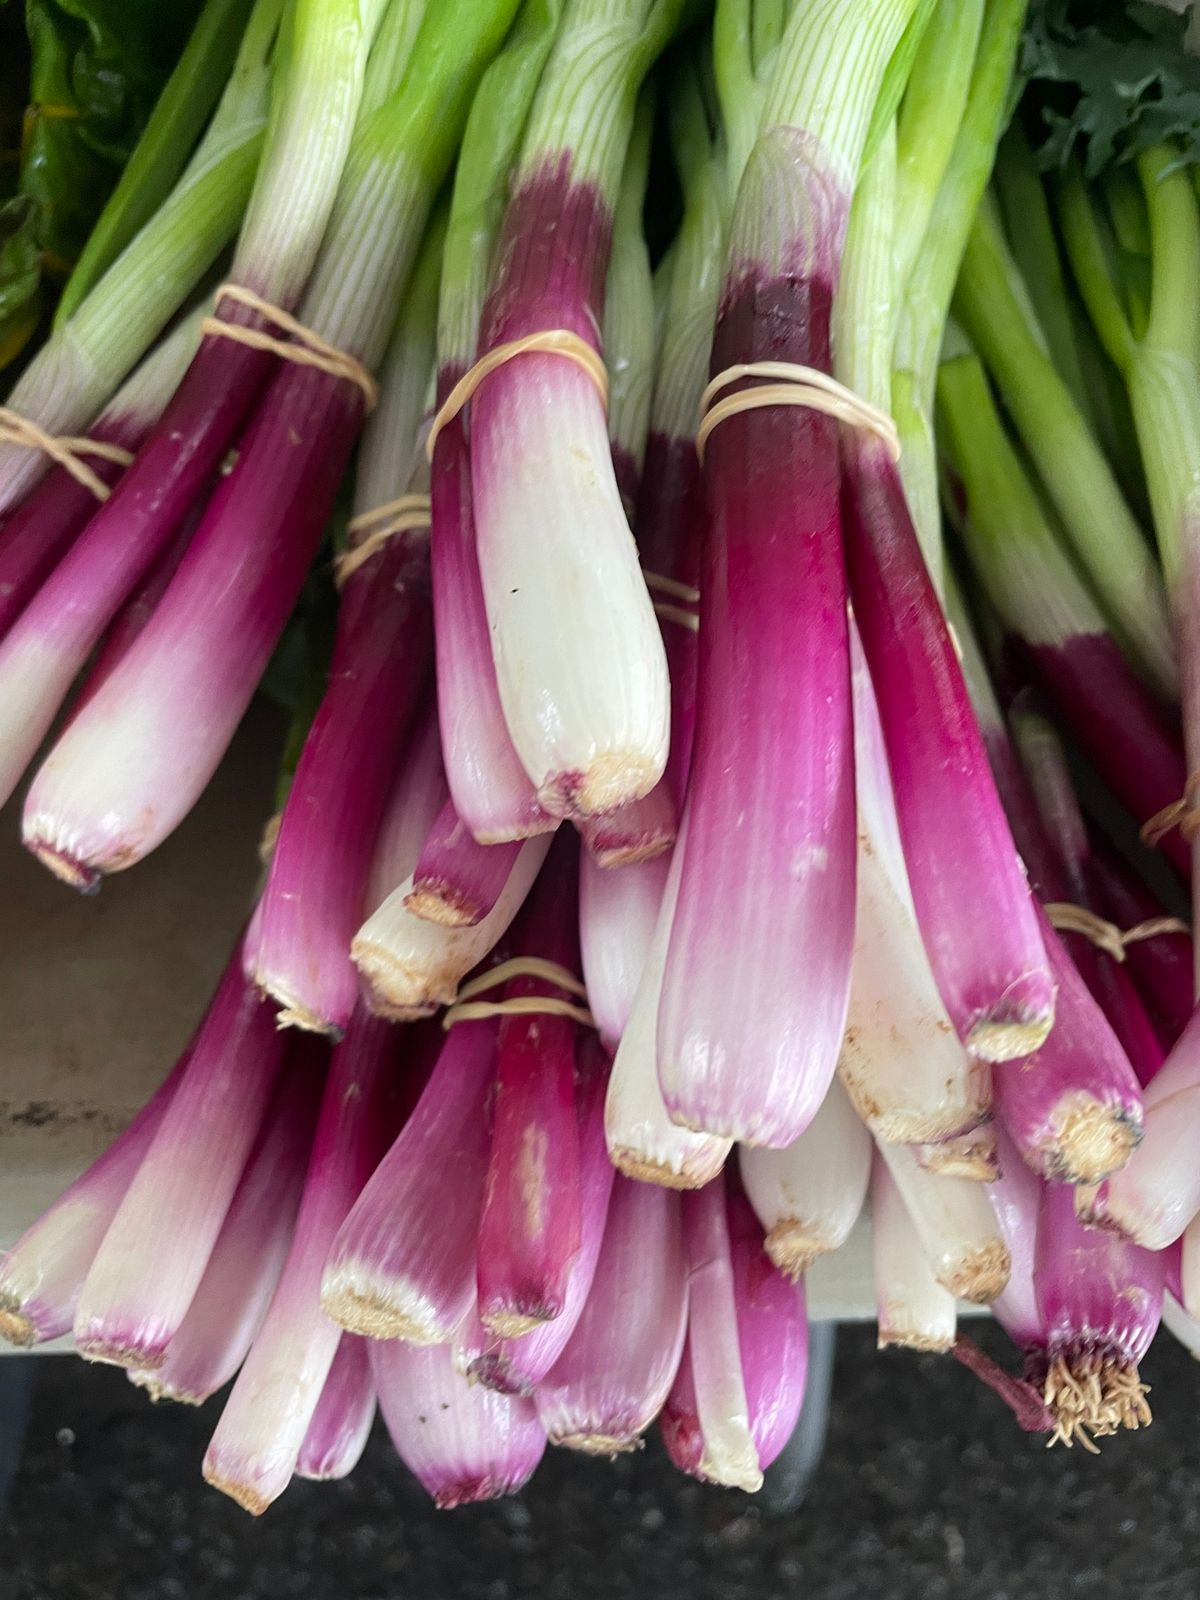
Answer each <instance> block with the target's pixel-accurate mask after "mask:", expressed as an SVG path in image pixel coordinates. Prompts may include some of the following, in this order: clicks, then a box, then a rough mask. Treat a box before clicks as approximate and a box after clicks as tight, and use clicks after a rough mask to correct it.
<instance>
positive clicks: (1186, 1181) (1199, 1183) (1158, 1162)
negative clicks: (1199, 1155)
mask: <svg viewBox="0 0 1200 1600" xmlns="http://www.w3.org/2000/svg"><path fill="white" fill-rule="evenodd" d="M1144 1128H1145V1132H1144V1133H1143V1135H1142V1142H1141V1144H1140V1145H1139V1146H1138V1147H1137V1149H1136V1150H1135V1151H1134V1152H1133V1154H1132V1155H1131V1156H1130V1158H1129V1160H1128V1162H1127V1163H1126V1164H1125V1166H1123V1167H1122V1168H1121V1170H1120V1171H1119V1172H1117V1173H1115V1174H1114V1176H1113V1177H1111V1178H1110V1179H1109V1180H1108V1185H1107V1199H1106V1202H1105V1205H1104V1214H1105V1217H1106V1219H1107V1221H1108V1222H1110V1223H1112V1224H1114V1225H1115V1226H1116V1227H1118V1228H1120V1230H1121V1232H1122V1233H1125V1234H1128V1236H1129V1237H1130V1238H1131V1239H1134V1240H1136V1242H1137V1243H1138V1244H1140V1245H1144V1246H1145V1247H1146V1248H1147V1249H1148V1250H1165V1249H1166V1247H1167V1246H1168V1245H1169V1244H1174V1242H1175V1240H1176V1239H1178V1238H1179V1236H1180V1234H1182V1233H1183V1231H1184V1229H1185V1228H1187V1226H1188V1224H1189V1223H1190V1222H1191V1221H1192V1220H1193V1218H1194V1217H1195V1216H1196V1215H1197V1213H1198V1212H1200V1161H1198V1160H1197V1159H1196V1152H1197V1150H1198V1149H1200V1088H1192V1089H1181V1090H1180V1091H1179V1092H1178V1093H1177V1094H1173V1095H1171V1096H1170V1097H1169V1098H1168V1099H1166V1100H1159V1101H1157V1103H1156V1104H1154V1105H1150V1106H1147V1108H1146V1118H1145V1123H1144Z"/></svg>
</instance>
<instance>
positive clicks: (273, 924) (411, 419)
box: [252, 227, 442, 1036]
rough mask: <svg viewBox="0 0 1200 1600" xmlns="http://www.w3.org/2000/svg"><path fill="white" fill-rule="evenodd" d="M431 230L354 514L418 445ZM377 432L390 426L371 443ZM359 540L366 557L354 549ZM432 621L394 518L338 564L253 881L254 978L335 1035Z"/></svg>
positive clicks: (349, 989)
mask: <svg viewBox="0 0 1200 1600" xmlns="http://www.w3.org/2000/svg"><path fill="white" fill-rule="evenodd" d="M441 237H442V235H441V230H440V229H439V228H437V227H435V228H433V229H432V230H431V233H430V237H429V238H428V239H427V241H426V243H425V245H424V247H423V249H422V252H421V257H420V260H419V261H418V263H417V267H416V270H415V272H414V275H413V282H412V284H411V286H410V288H409V291H408V294H407V296H406V298H405V303H404V306H403V309H402V312H401V315H400V318H399V322H398V325H397V329H396V333H395V336H394V337H393V339H392V343H391V347H390V349H389V351H388V356H387V360H386V363H385V368H384V373H383V378H382V389H381V394H382V395H383V397H384V398H385V401H386V402H387V403H385V404H381V406H380V409H379V411H377V412H376V417H378V418H380V420H379V422H378V423H376V421H375V418H372V423H371V425H370V426H369V427H368V431H367V436H366V438H365V440H364V442H363V450H362V457H361V460H360V464H359V469H358V473H357V478H356V483H355V510H356V513H357V514H360V515H363V516H366V517H368V518H369V517H371V516H372V515H373V514H375V513H377V512H378V511H379V510H380V507H381V506H382V505H383V504H384V503H385V502H386V501H390V500H391V499H392V498H393V495H394V484H395V483H396V481H397V478H399V481H400V482H402V483H403V482H407V481H408V473H409V472H410V471H411V466H412V460H413V458H414V457H415V455H416V436H417V430H418V425H419V422H420V415H421V410H422V406H423V402H424V390H425V381H424V379H425V376H426V375H427V373H428V368H429V364H430V362H431V361H432V318H433V306H434V297H435V294H436V288H437V269H438V265H439V262H440V259H441ZM396 389H399V390H400V393H399V394H398V395H397V394H396V393H394V392H393V391H395V390H396ZM383 429H387V430H389V432H388V433H387V434H386V435H385V436H384V438H383V439H382V440H381V439H380V438H379V437H378V434H379V432H380V431H381V430H383ZM405 441H409V442H410V443H409V448H408V449H407V450H405V449H404V448H403V445H404V443H405ZM393 474H396V476H394V475H393ZM383 527H384V528H386V527H387V523H386V522H385V523H384V524H383ZM363 537H364V540H365V539H368V538H369V534H368V533H365V532H364V535H363ZM360 549H361V550H362V551H363V553H364V554H365V553H366V546H365V545H363V546H360ZM351 559H354V558H353V557H352V558H351ZM432 626H433V618H432V614H431V608H430V599H429V534H428V529H427V528H424V527H417V526H414V527H412V528H404V527H400V528H398V529H397V530H396V531H395V532H393V533H392V535H391V537H389V538H388V539H387V540H386V542H385V543H384V544H382V546H381V547H380V548H378V549H376V550H375V552H374V554H370V555H366V559H365V560H364V561H362V563H361V564H360V565H357V566H355V567H354V568H353V569H347V576H346V577H345V581H344V584H343V587H342V593H341V603H340V605H339V608H338V622H337V634H336V637H335V639H334V647H333V660H332V662H331V663H330V669H329V682H328V685H327V687H326V690H325V694H324V697H323V699H322V701H321V704H320V706H319V707H318V709H317V713H316V716H315V718H314V719H313V723H312V726H311V728H310V729H309V732H308V736H307V738H306V739H305V741H304V748H303V750H302V751H301V753H300V760H299V763H298V765H297V767H296V772H295V776H294V778H293V780H292V784H291V788H290V790H289V792H288V797H287V801H286V802H285V804H284V807H283V814H282V817H281V819H280V825H279V832H278V836H277V838H276V842H275V848H274V851H273V852H272V855H271V865H270V871H269V873H268V875H267V882H266V886H265V888H264V890H263V910H262V920H261V925H260V928H259V936H258V942H257V945H256V948H255V949H254V951H253V952H252V959H253V976H254V979H255V981H256V982H257V983H258V984H259V986H260V987H261V988H262V989H263V990H264V991H265V992H266V993H267V994H268V995H270V996H271V998H272V999H274V1000H275V1001H277V1002H278V1003H279V1004H280V1005H281V1006H282V1007H283V1008H284V1009H283V1012H282V1020H283V1021H284V1022H287V1023H291V1024H292V1025H294V1026H298V1027H302V1028H311V1029H313V1030H315V1031H317V1032H322V1033H332V1034H334V1035H335V1036H338V1035H340V1034H341V1032H342V1031H343V1030H344V1028H345V1026H346V1023H347V1021H348V1020H349V1018H350V1015H351V1013H352V1012H353V1010H354V1004H355V1001H356V999H357V996H358V977H357V974H356V972H355V970H354V966H353V964H352V963H351V960H350V941H351V939H352V938H353V937H354V933H355V930H356V929H357V928H358V926H359V924H360V923H361V921H362V917H363V911H364V903H363V902H364V891H365V887H366V881H367V877H368V874H369V871H370V865H371V858H372V853H373V849H374V846H375V842H376V838H377V835H378V833H379V826H380V821H381V818H382V816H383V813H384V810H385V807H386V805H387V800H388V796H389V791H390V790H391V788H392V786H393V783H394V780H395V776H396V771H397V765H398V763H399V761H400V760H401V758H402V752H403V750H404V746H405V742H406V736H407V734H408V732H409V726H410V724H411V722H412V720H413V715H414V712H415V710H416V708H417V705H418V704H419V701H420V697H421V694H422V691H423V689H424V687H425V684H426V680H427V677H428V668H429V664H430V658H431V653H432Z"/></svg>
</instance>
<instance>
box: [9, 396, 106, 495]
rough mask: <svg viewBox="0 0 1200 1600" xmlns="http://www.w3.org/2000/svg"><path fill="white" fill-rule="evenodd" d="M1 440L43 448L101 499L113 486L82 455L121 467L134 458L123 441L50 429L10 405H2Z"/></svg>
mask: <svg viewBox="0 0 1200 1600" xmlns="http://www.w3.org/2000/svg"><path fill="white" fill-rule="evenodd" d="M0 444H15V445H17V446H18V447H19V448H20V449H23V450H40V451H41V452H42V454H43V455H47V456H49V457H50V459H51V461H53V462H55V463H56V464H57V465H58V466H60V467H62V469H63V471H64V472H69V473H70V474H71V476H72V477H73V478H74V479H75V482H76V483H78V484H80V485H81V486H82V487H83V488H84V489H88V490H90V491H91V493H92V494H94V495H95V496H96V499H97V500H99V501H100V502H101V503H103V502H104V501H105V500H107V499H108V497H109V495H110V494H111V493H112V490H111V489H110V488H109V486H108V485H107V484H106V483H105V481H104V479H103V478H101V477H100V476H99V474H98V473H95V472H93V471H92V469H91V467H89V466H88V464H87V462H86V461H81V460H80V457H81V456H85V455H88V456H97V457H99V459H100V460H101V461H112V462H114V463H115V464H116V465H117V466H118V467H127V466H128V465H129V463H130V462H131V461H132V460H133V451H132V450H125V449H123V448H122V447H121V446H120V445H119V444H109V443H108V442H107V441H106V440H104V439H89V438H87V437H86V436H75V435H73V434H57V433H47V432H46V430H45V428H42V427H39V426H38V424H37V423H36V422H33V421H32V420H31V419H30V418H29V417H23V416H22V415H21V413H20V412H19V411H13V410H11V409H10V408H9V407H8V406H0Z"/></svg>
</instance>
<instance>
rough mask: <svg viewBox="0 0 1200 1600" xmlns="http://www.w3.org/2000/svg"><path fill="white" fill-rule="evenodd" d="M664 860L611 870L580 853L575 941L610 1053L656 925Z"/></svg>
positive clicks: (590, 854)
mask: <svg viewBox="0 0 1200 1600" xmlns="http://www.w3.org/2000/svg"><path fill="white" fill-rule="evenodd" d="M669 866H670V862H669V858H667V857H665V856H658V857H655V858H654V859H653V860H651V861H642V862H638V863H637V864H636V865H633V866H627V867H621V868H620V869H619V870H617V871H612V870H610V869H608V868H606V867H603V866H601V865H600V864H599V862H598V861H597V860H596V857H595V855H594V853H593V851H592V850H590V849H589V850H585V851H584V852H583V854H582V856H581V857H580V862H579V939H580V945H581V947H582V954H583V975H584V978H585V980H586V982H587V992H588V1007H589V1009H590V1010H591V1013H592V1016H593V1017H594V1018H595V1019H596V1027H597V1028H598V1029H599V1031H600V1037H601V1039H602V1040H603V1041H604V1044H605V1047H606V1048H607V1049H608V1050H609V1051H610V1052H611V1053H613V1054H615V1053H616V1050H617V1046H618V1045H619V1044H620V1042H621V1038H622V1036H623V1035H624V1032H625V1028H626V1025H627V1024H628V1022H629V1017H630V1013H631V1012H632V1010H633V1003H634V997H635V996H636V994H637V989H638V984H639V982H640V981H641V977H642V973H643V971H644V970H645V966H646V959H647V956H648V953H649V949H650V943H651V940H652V939H653V937H654V928H655V925H656V923H657V921H658V911H659V907H660V906H661V904H662V898H663V889H664V886H665V884H666V879H667V872H668V869H669Z"/></svg>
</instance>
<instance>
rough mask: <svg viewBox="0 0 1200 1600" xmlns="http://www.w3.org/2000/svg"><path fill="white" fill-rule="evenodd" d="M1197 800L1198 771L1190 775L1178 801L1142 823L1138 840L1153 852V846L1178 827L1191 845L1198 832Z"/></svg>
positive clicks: (1199, 776) (1199, 784) (1199, 827)
mask: <svg viewBox="0 0 1200 1600" xmlns="http://www.w3.org/2000/svg"><path fill="white" fill-rule="evenodd" d="M1198 799H1200V771H1197V772H1193V773H1191V774H1190V776H1189V777H1188V781H1187V783H1186V784H1185V785H1184V788H1183V793H1182V795H1180V797H1179V799H1178V800H1172V801H1171V804H1170V805H1169V806H1164V807H1163V808H1162V810H1161V811H1156V812H1155V813H1154V815H1153V816H1152V817H1150V818H1149V819H1148V820H1147V821H1146V822H1143V823H1142V826H1141V829H1140V831H1139V833H1138V838H1139V839H1140V840H1141V841H1142V843H1143V844H1145V845H1149V846H1150V848H1151V850H1153V849H1154V847H1155V845H1158V844H1161V843H1162V841H1163V840H1164V839H1165V838H1166V836H1167V834H1169V833H1170V831H1171V829H1172V828H1175V827H1178V829H1179V831H1180V833H1182V835H1183V837H1184V838H1185V839H1186V840H1187V842H1188V844H1191V842H1192V840H1193V839H1194V838H1195V837H1196V834H1197V832H1200V807H1198V806H1197V800H1198Z"/></svg>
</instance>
